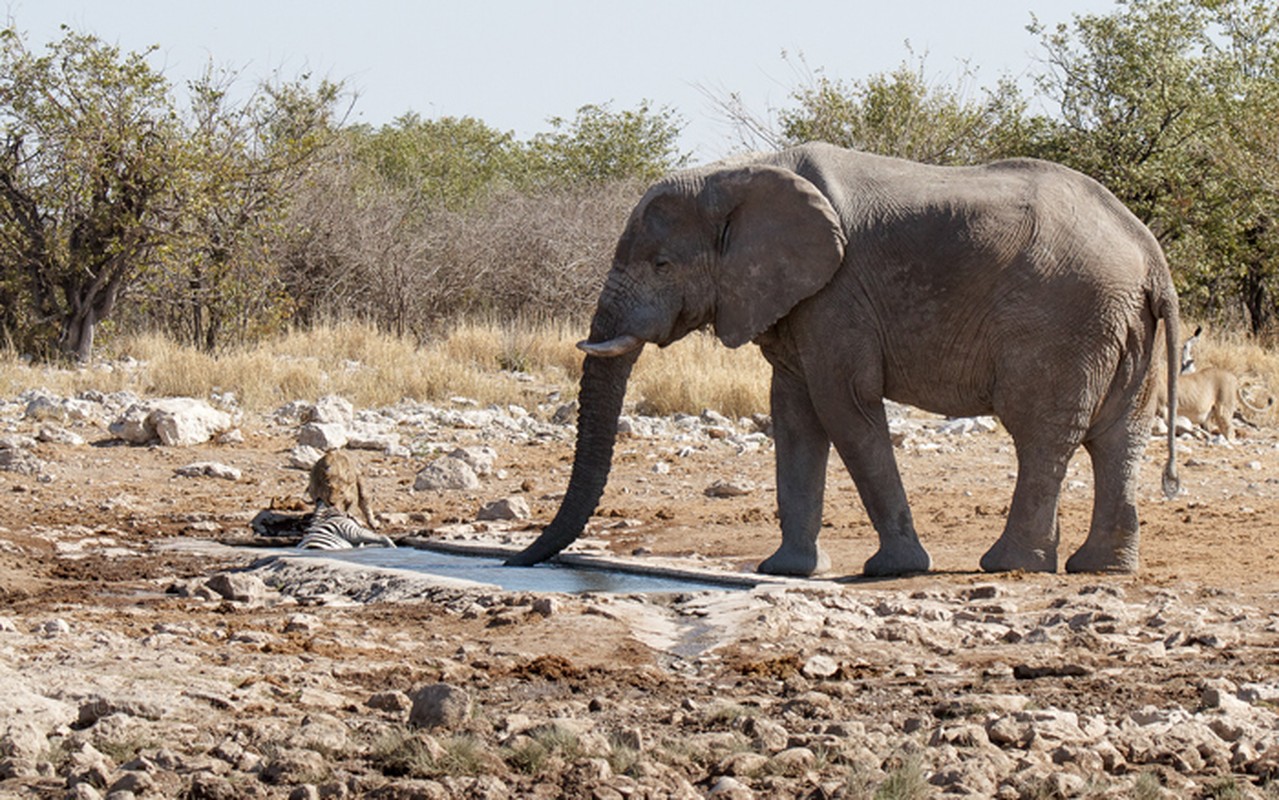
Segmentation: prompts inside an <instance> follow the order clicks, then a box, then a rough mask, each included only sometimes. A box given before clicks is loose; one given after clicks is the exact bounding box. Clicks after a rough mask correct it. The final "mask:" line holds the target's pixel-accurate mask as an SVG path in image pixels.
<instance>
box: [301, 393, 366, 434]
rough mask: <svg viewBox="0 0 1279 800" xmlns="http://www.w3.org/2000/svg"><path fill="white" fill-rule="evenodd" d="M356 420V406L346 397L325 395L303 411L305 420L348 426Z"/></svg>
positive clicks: (303, 419)
mask: <svg viewBox="0 0 1279 800" xmlns="http://www.w3.org/2000/svg"><path fill="white" fill-rule="evenodd" d="M354 420H355V407H354V406H352V405H351V402H350V401H349V400H347V399H346V398H344V397H339V396H338V395H335V394H330V395H325V396H324V397H321V398H320V399H319V400H316V401H315V405H313V406H310V407H309V408H307V409H305V410H304V411H303V412H302V421H303V422H315V423H319V424H336V425H341V426H342V427H348V426H350V424H351V423H352V421H354Z"/></svg>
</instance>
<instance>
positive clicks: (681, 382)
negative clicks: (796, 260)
mask: <svg viewBox="0 0 1279 800" xmlns="http://www.w3.org/2000/svg"><path fill="white" fill-rule="evenodd" d="M584 333H585V331H584V329H579V328H578V327H576V326H573V325H570V324H568V323H564V322H547V323H541V324H535V325H534V324H519V325H516V324H505V323H501V322H484V321H480V322H464V323H459V324H457V325H455V326H454V327H453V328H451V329H450V330H449V331H448V332H447V333H445V334H442V335H440V336H439V337H438V338H437V339H435V340H433V341H430V342H426V343H425V344H421V345H419V344H418V343H416V342H414V341H411V340H409V339H406V338H400V337H395V336H390V335H387V334H385V333H381V332H379V331H377V330H376V329H374V328H372V327H370V326H367V325H361V324H356V323H341V324H334V325H327V326H322V327H317V328H313V329H310V330H305V331H293V332H291V333H288V334H287V335H285V336H282V337H279V338H277V339H273V340H270V341H267V342H264V343H262V344H261V345H259V346H257V347H253V348H244V349H237V350H231V351H228V352H224V353H219V354H209V353H205V352H202V351H199V350H196V349H193V348H191V347H186V346H182V345H178V344H175V343H174V342H173V341H172V340H170V339H168V338H166V337H163V336H159V335H141V336H133V337H126V338H123V339H121V340H119V341H117V342H115V343H114V344H113V345H112V348H111V352H110V353H104V354H103V355H104V358H103V360H102V361H101V362H99V363H97V364H95V365H93V366H88V367H74V368H57V367H45V366H33V365H30V364H27V363H24V362H23V361H22V360H21V359H19V358H18V357H16V356H15V355H14V354H13V353H12V352H7V351H3V350H0V396H4V397H13V396H15V395H17V394H19V393H21V392H22V391H24V390H25V389H31V388H46V389H49V390H50V391H53V392H56V393H58V394H64V395H74V394H77V393H79V392H82V391H85V390H89V389H96V390H99V391H104V392H111V391H119V390H130V391H133V392H136V393H137V394H140V395H143V396H156V397H162V396H189V397H205V398H207V397H210V396H212V395H213V394H214V393H218V394H226V393H233V394H234V395H235V396H236V398H237V399H238V401H239V403H240V405H241V406H242V407H243V408H245V409H246V410H250V411H269V410H271V409H273V408H277V407H278V406H280V405H282V404H284V403H286V402H289V401H291V400H315V399H316V398H318V397H321V396H324V395H326V394H337V395H341V396H343V397H345V398H347V399H348V400H350V401H351V402H352V403H354V404H355V405H356V406H357V407H361V408H378V407H382V406H388V405H393V404H395V403H397V402H399V401H400V400H403V399H407V400H415V401H428V402H440V401H446V400H448V399H449V398H452V397H458V396H461V397H467V398H470V399H473V400H476V401H478V402H480V403H484V404H489V403H498V404H509V403H515V404H524V405H527V404H530V403H536V402H540V401H541V400H543V399H545V397H546V395H547V394H548V393H549V392H551V391H558V392H559V393H560V395H561V396H562V397H563V398H565V399H568V398H572V397H573V396H575V395H576V392H577V381H578V378H579V377H580V375H581V363H582V354H581V353H580V352H579V351H578V350H577V348H576V347H575V343H576V342H577V340H578V339H580V338H581V337H582V336H583V335H584ZM767 373H768V370H767V367H766V365H765V364H764V362H763V359H762V357H761V356H759V354H758V352H757V351H755V348H742V349H741V350H738V351H729V350H727V349H726V348H724V347H722V346H720V345H718V344H715V343H714V340H713V339H712V338H711V337H709V336H705V335H700V334H699V335H694V336H690V337H688V338H686V339H685V340H684V341H682V342H678V343H676V344H675V345H673V346H671V347H670V348H668V349H666V350H662V351H659V350H658V349H657V348H649V349H648V351H647V352H646V353H645V354H644V355H643V357H641V359H640V362H639V364H638V366H637V367H636V370H635V375H634V378H633V380H632V381H631V386H630V387H629V394H628V398H629V400H630V402H632V403H633V404H635V405H638V406H639V407H640V408H642V409H644V410H645V412H646V413H661V414H669V413H673V412H676V411H683V412H688V413H698V412H700V411H702V410H703V409H705V408H712V409H715V410H717V411H720V412H721V413H723V414H726V415H730V416H739V415H744V414H749V413H752V412H754V411H766V410H767V405H768V394H767V392H768V388H767V387H768V383H767V380H768V379H767ZM525 376H531V380H529V378H528V377H525Z"/></svg>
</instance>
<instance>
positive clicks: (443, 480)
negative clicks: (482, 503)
mask: <svg viewBox="0 0 1279 800" xmlns="http://www.w3.org/2000/svg"><path fill="white" fill-rule="evenodd" d="M479 487H480V478H479V476H478V475H476V474H475V470H473V469H471V466H470V465H469V464H467V463H466V462H465V461H463V460H461V459H460V458H453V457H452V456H444V457H443V458H437V459H435V460H434V461H432V462H431V463H430V464H427V465H426V466H425V467H423V468H422V471H421V472H419V473H418V474H417V477H416V478H415V479H414V481H413V488H414V490H416V491H419V492H422V491H441V490H457V489H478V488H479Z"/></svg>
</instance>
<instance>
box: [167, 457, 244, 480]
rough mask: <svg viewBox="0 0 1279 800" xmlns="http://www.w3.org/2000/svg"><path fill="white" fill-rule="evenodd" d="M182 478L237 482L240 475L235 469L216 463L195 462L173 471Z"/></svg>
mask: <svg viewBox="0 0 1279 800" xmlns="http://www.w3.org/2000/svg"><path fill="white" fill-rule="evenodd" d="M175 471H176V472H177V474H178V475H180V476H182V477H183V478H220V479H221V480H225V481H238V480H240V478H241V476H242V473H241V472H240V470H238V469H236V468H235V467H229V466H227V465H226V464H219V463H217V462H216V461H197V462H195V463H193V464H187V465H186V466H185V467H178V468H177V470H175Z"/></svg>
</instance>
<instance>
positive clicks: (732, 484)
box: [703, 479, 755, 498]
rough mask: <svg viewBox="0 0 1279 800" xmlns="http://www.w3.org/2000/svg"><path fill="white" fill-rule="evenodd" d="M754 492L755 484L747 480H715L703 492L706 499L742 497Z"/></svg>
mask: <svg viewBox="0 0 1279 800" xmlns="http://www.w3.org/2000/svg"><path fill="white" fill-rule="evenodd" d="M753 491H755V484H753V483H751V482H750V481H748V480H742V479H739V480H731V481H728V480H723V479H720V480H717V481H715V482H714V483H712V484H711V485H710V486H707V487H706V490H705V491H704V492H703V494H705V495H706V496H707V497H717V498H724V497H744V496H746V495H748V494H750V493H751V492H753Z"/></svg>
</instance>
